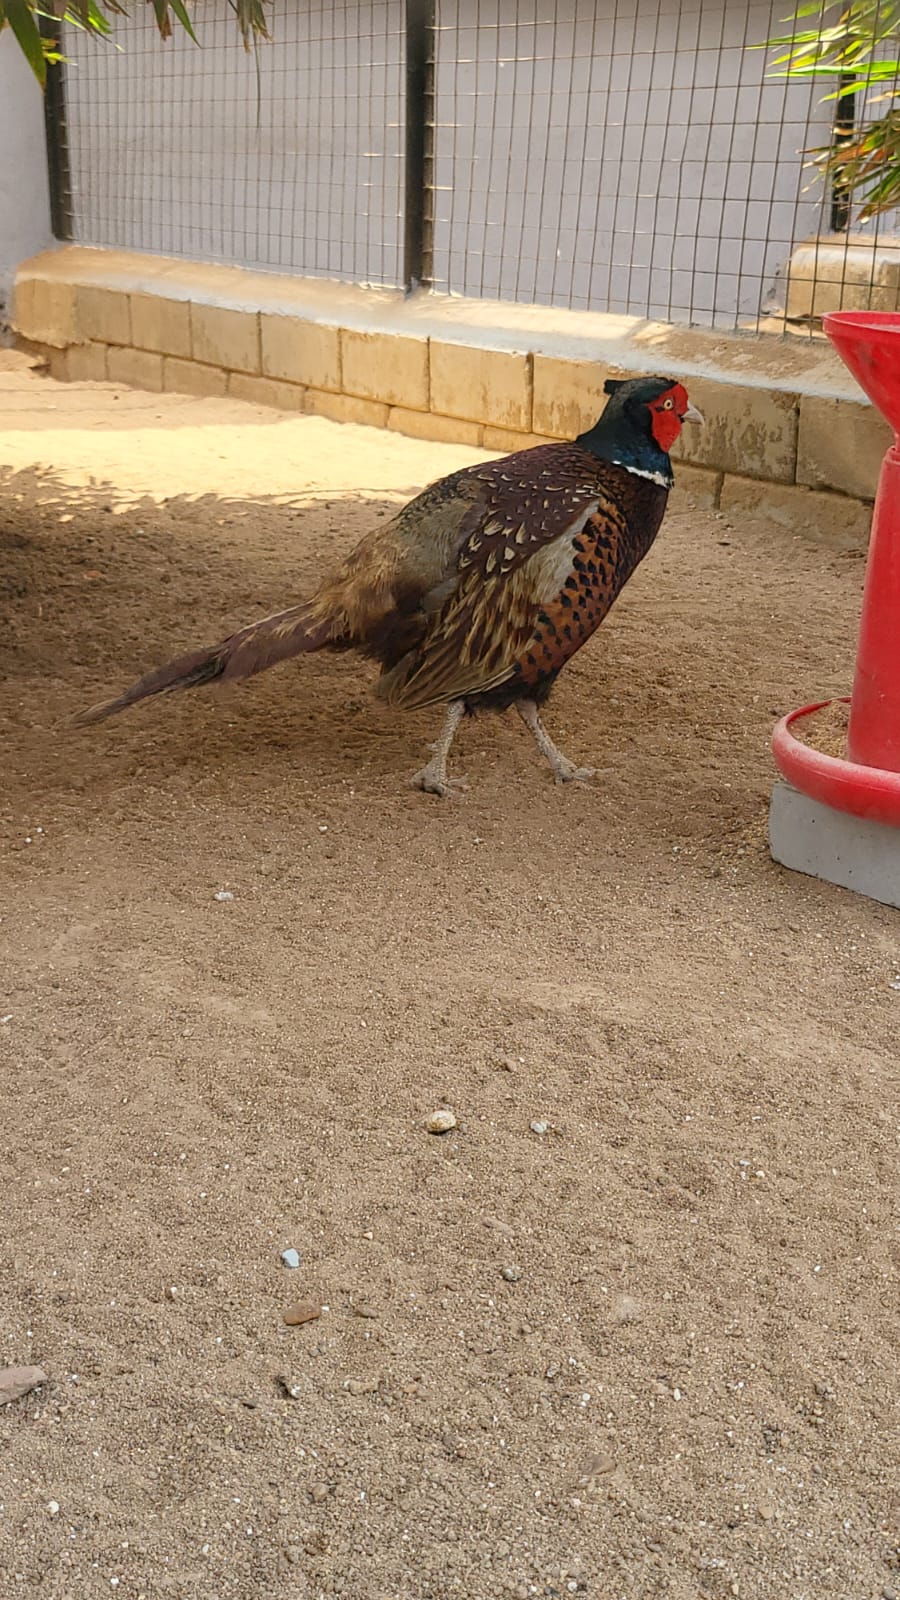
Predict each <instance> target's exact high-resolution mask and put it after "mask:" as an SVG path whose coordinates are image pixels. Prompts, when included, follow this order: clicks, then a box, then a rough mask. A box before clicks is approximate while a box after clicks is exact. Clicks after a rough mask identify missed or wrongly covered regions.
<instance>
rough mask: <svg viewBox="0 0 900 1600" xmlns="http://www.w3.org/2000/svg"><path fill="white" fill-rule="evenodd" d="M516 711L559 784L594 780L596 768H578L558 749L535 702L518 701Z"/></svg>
mask: <svg viewBox="0 0 900 1600" xmlns="http://www.w3.org/2000/svg"><path fill="white" fill-rule="evenodd" d="M516 710H517V711H518V713H519V716H520V717H521V718H522V721H523V722H524V724H525V726H526V728H528V730H529V731H530V732H531V733H533V734H534V741H535V744H536V745H537V747H538V749H539V750H540V752H541V755H542V756H543V757H544V758H545V760H547V761H549V763H550V766H551V767H552V769H553V776H554V777H555V779H556V781H557V783H572V782H573V781H576V782H578V783H583V782H584V781H585V779H587V778H593V776H594V774H595V772H596V770H597V769H596V767H576V765H575V763H574V761H570V760H569V758H568V756H564V755H563V753H562V751H561V750H558V749H557V748H556V745H555V744H554V743H553V740H552V739H551V737H550V735H549V733H548V732H547V729H546V728H545V727H544V724H543V723H542V721H541V719H540V715H539V713H538V708H537V706H536V705H535V703H534V701H533V700H517V701H516Z"/></svg>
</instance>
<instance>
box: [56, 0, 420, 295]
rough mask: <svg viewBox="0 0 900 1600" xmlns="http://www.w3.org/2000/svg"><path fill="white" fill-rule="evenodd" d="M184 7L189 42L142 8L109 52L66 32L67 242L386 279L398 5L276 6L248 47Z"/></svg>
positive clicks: (399, 137)
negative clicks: (266, 29) (192, 31)
mask: <svg viewBox="0 0 900 1600" xmlns="http://www.w3.org/2000/svg"><path fill="white" fill-rule="evenodd" d="M194 15H195V19H196V25H197V29H198V36H199V37H200V38H201V39H202V48H201V49H198V48H197V46H196V45H194V44H192V43H191V42H190V40H189V39H188V38H187V36H186V35H185V34H184V33H183V32H182V31H181V30H176V33H175V35H174V36H173V38H172V39H170V40H169V41H167V42H166V43H165V44H162V43H161V42H160V39H159V35H158V33H157V30H156V25H155V22H154V20H153V16H152V11H151V8H150V7H148V6H145V5H140V6H136V7H134V8H133V15H132V16H130V17H128V18H121V19H119V21H120V24H121V25H120V26H117V28H116V38H117V39H118V40H119V41H120V42H121V45H122V49H121V50H115V49H114V48H112V47H109V46H106V47H104V46H103V45H102V44H98V43H97V41H95V40H93V39H87V38H85V36H84V35H83V34H79V33H75V32H74V31H73V30H71V29H69V30H67V37H66V55H67V57H68V58H69V60H70V65H69V66H68V67H67V69H66V98H67V123H68V139H69V159H70V169H71V195H72V200H71V204H72V232H73V236H74V237H75V238H76V239H79V240H82V241H84V242H85V243H89V244H98V245H109V246H117V247H120V248H130V249H138V250H152V251H158V252H161V253H164V254H170V255H178V256H188V257H196V258H199V259H204V260H211V261H228V262H234V263H237V264H239V265H243V266H251V267H264V268H271V269H273V270H276V271H287V272H297V273H305V274H310V275H313V276H319V277H328V278H337V279H343V280H350V281H360V282H368V283H379V284H399V283H400V282H401V273H402V265H403V261H402V256H403V158H404V150H403V141H404V94H403V63H404V52H403V43H404V16H403V4H402V0H328V3H324V0H298V3H295V0H275V3H274V5H273V8H272V23H271V27H272V32H273V35H274V37H275V39H276V41H277V43H276V44H275V45H272V46H269V47H264V48H260V49H259V50H258V52H256V53H255V54H249V55H248V54H247V52H246V51H245V50H244V49H243V47H242V45H241V43H240V41H239V38H238V34H237V28H236V26H235V22H234V17H233V14H232V12H231V11H230V9H229V8H228V6H226V5H225V4H216V5H213V4H210V3H206V4H200V5H199V6H197V7H196V8H195V11H194Z"/></svg>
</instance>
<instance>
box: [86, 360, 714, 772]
mask: <svg viewBox="0 0 900 1600" xmlns="http://www.w3.org/2000/svg"><path fill="white" fill-rule="evenodd" d="M604 388H605V391H606V394H607V395H608V396H609V399H608V402H607V404H606V406H605V408H604V410H603V413H602V415H601V416H600V417H599V418H598V419H597V421H596V423H595V424H594V426H593V427H592V428H589V429H588V430H587V432H586V433H583V434H580V435H579V437H578V438H577V439H575V440H573V441H571V442H570V443H568V444H548V445H538V446H537V448H536V449H533V450H519V451H517V452H516V453H515V454H514V455H510V456H504V457H503V458H502V459H501V460H499V461H489V462H486V463H483V464H480V465H478V466H475V467H468V468H466V469H464V470H463V471H461V472H455V473H453V474H452V475H451V476H450V477H448V478H441V479H439V480H438V482H437V483H433V484H432V485H431V487H430V488H428V489H426V490H425V491H424V493H422V494H420V495H418V496H417V498H416V499H415V500H412V501H410V503H409V505H407V506H404V508H403V509H402V510H401V511H400V512H399V513H398V514H397V516H396V517H394V518H393V519H392V520H391V522H389V523H388V524H387V525H386V526H383V527H381V528H378V529H375V530H374V531H373V532H372V533H370V534H368V535H367V536H366V538H364V539H363V540H362V542H361V543H360V544H358V545H357V547H356V549H355V550H353V551H351V553H350V554H349V555H348V556H347V557H346V559H345V560H344V561H343V562H342V563H341V564H340V565H338V567H337V568H336V570H335V571H334V572H332V574H331V575H330V577H328V578H326V579H325V580H324V582H322V583H321V584H320V585H319V588H318V589H317V590H316V591H315V593H314V594H313V595H311V596H310V597H309V599H307V600H301V601H300V602H299V603H298V604H296V605H294V606H292V607H291V608H290V609H289V610H287V611H281V612H279V613H278V614H277V615H276V616H272V617H263V618H262V619H261V620H260V621H259V622H252V623H250V624H249V626H248V627H246V628H241V629H240V631H239V632H238V633H234V634H232V635H231V636H230V637H229V638H227V639H224V640H222V642H221V643H220V644H216V645H211V646H208V647H206V648H202V649H199V650H192V651H190V652H189V653H188V654H186V655H183V656H179V657H178V659H177V660H175V661H171V662H169V663H168V665H166V666H163V667H158V668H156V669H155V670H153V671H151V672H148V673H147V674H145V676H144V677H143V678H140V679H139V680H138V681H137V683H135V684H133V685H132V686H131V688H130V689H126V690H125V692H124V693H123V694H121V695H119V696H117V697H116V698H115V699H113V700H107V701H104V702H103V703H102V704H101V705H97V706H93V707H91V709H90V710H88V711H86V712H84V713H83V714H82V715H81V716H80V717H79V718H77V719H76V721H78V722H80V723H91V722H101V721H103V720H104V718H106V717H110V716H113V715H114V714H115V713H116V712H118V711H124V710H125V709H126V707H128V706H131V705H135V704H136V703H137V702H138V701H139V700H146V699H148V698H150V697H151V696H152V695H157V694H166V693H171V692H172V691H174V690H176V689H189V688H195V687H198V686H200V685H201V684H205V683H214V682H216V681H217V680H220V679H221V680H233V679H240V678H250V677H252V676H253V675H254V674H255V673H257V672H263V671H264V670H265V669H266V668H267V667H272V666H275V665H276V664H277V663H278V662H280V661H287V660H288V659H289V658H290V657H292V656H299V655H304V654H308V653H309V652H310V651H313V650H325V649H337V650H347V649H356V650H358V651H359V652H360V654H361V655H364V656H368V657H369V658H370V659H373V660H375V661H377V662H378V663H379V665H380V667H381V676H380V678H379V679H378V682H377V683H376V686H375V693H376V694H377V695H378V696H379V698H380V699H382V700H384V701H385V702H386V703H387V704H388V705H391V706H396V707H397V708H398V709H401V710H406V709H409V710H414V709H416V708H418V707H421V706H431V705H444V706H446V708H447V712H446V720H445V723H444V729H443V732H442V734H441V736H440V738H439V739H438V741H437V743H436V744H435V745H434V746H432V749H433V751H434V754H433V756H432V759H431V760H430V761H429V762H428V764H427V765H426V766H425V767H423V768H422V770H421V772H418V773H417V774H416V776H415V778H414V779H413V782H414V784H415V785H416V786H417V787H419V788H420V789H424V790H426V791H427V792H428V793H430V794H438V795H443V794H446V793H447V792H448V791H449V789H450V788H451V787H452V785H453V781H454V780H453V779H451V778H448V777H447V755H448V752H449V750H450V746H451V744H452V742H453V737H454V734H455V732H456V729H457V727H458V725H459V723H460V721H461V720H462V718H463V717H464V716H465V715H466V714H469V713H472V712H475V711H479V710H493V711H505V710H507V709H508V708H509V707H510V706H514V707H515V709H516V711H517V712H518V714H519V716H520V717H521V718H522V721H523V722H524V724H525V726H526V727H527V728H528V729H529V731H530V732H531V733H532V734H533V736H534V739H535V742H536V743H537V746H538V749H539V751H540V753H541V755H543V756H544V757H545V758H546V760H547V761H548V762H549V763H550V766H551V768H552V770H553V773H554V775H555V777H556V779H557V782H560V783H566V782H569V781H570V780H572V779H581V778H588V777H591V776H592V769H591V768H589V767H578V766H576V765H575V764H574V763H573V762H571V761H569V760H568V759H567V757H566V756H564V755H563V754H562V751H560V750H558V749H557V747H556V745H555V744H554V743H553V740H552V739H551V738H550V735H549V734H548V732H547V730H546V729H545V727H544V725H543V723H542V722H541V718H540V713H539V708H540V707H541V706H542V705H543V704H544V702H545V701H546V699H547V697H548V695H549V693H550V691H551V689H552V687H553V685H554V683H555V681H556V679H557V677H558V676H559V673H560V672H561V671H562V669H563V667H564V666H565V665H566V662H567V661H569V660H571V658H572V656H573V655H574V654H575V653H576V651H577V650H579V649H580V648H581V646H582V645H583V644H584V643H585V642H586V641H587V640H588V639H589V638H590V637H591V634H592V633H593V632H594V631H595V629H596V628H597V627H599V625H600V623H601V622H602V621H603V618H604V617H605V616H606V614H607V612H608V611H609V609H610V607H611V606H612V604H613V603H614V601H615V599H616V597H617V595H618V594H620V592H621V590H622V588H623V586H624V585H625V584H626V583H627V582H628V579H629V578H630V577H631V574H632V573H633V572H634V570H635V567H636V566H637V565H638V563H639V562H640V561H642V560H643V558H644V556H645V555H646V554H647V551H648V550H649V549H650V546H651V545H652V543H653V541H654V539H655V538H656V535H657V532H658V530H659V526H660V523H661V522H662V518H663V513H664V511H665V508H666V502H667V500H668V495H669V489H670V488H671V486H672V481H673V477H672V463H671V461H670V459H669V449H670V448H671V446H672V445H673V444H674V442H675V440H676V439H677V437H678V434H679V432H680V431H681V424H682V422H685V421H693V422H700V421H702V418H701V417H700V414H699V412H697V411H695V410H694V408H693V407H692V406H691V405H690V402H689V400H688V397H687V392H686V390H685V389H684V387H683V385H682V384H680V383H677V382H676V381H675V380H674V379H672V378H658V377H650V378H632V379H628V380H620V379H615V378H609V379H607V381H606V383H605V385H604Z"/></svg>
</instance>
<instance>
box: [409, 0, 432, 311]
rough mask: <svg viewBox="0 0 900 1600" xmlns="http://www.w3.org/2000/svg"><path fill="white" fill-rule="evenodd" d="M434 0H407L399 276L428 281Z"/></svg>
mask: <svg viewBox="0 0 900 1600" xmlns="http://www.w3.org/2000/svg"><path fill="white" fill-rule="evenodd" d="M434 35H435V0H406V107H405V109H406V183H405V218H404V237H403V281H404V285H405V288H406V293H407V294H411V293H412V292H413V290H415V289H419V288H421V287H423V286H425V287H427V286H429V285H430V284H431V277H432V264H433V232H434V212H433V190H432V184H433V168H434Z"/></svg>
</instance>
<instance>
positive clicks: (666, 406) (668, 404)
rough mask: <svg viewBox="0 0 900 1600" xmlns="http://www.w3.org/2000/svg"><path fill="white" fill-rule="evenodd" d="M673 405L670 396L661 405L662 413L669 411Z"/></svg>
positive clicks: (673, 402)
mask: <svg viewBox="0 0 900 1600" xmlns="http://www.w3.org/2000/svg"><path fill="white" fill-rule="evenodd" d="M674 405H675V401H674V400H673V399H672V396H671V395H670V396H669V398H668V400H666V401H665V402H664V404H663V410H664V411H671V410H672V409H673V407H674Z"/></svg>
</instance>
